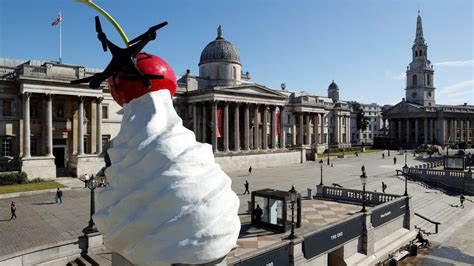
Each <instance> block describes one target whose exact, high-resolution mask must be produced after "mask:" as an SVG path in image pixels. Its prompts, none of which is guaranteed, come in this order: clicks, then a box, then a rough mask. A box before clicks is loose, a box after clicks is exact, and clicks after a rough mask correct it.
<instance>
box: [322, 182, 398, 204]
mask: <svg viewBox="0 0 474 266" xmlns="http://www.w3.org/2000/svg"><path fill="white" fill-rule="evenodd" d="M316 197H318V198H324V199H332V200H338V201H346V202H357V203H362V201H363V195H362V191H361V190H356V189H347V188H336V187H326V186H322V187H318V192H317V194H316ZM399 197H400V196H398V195H394V194H386V193H379V192H372V191H366V192H365V202H366V203H367V205H369V206H370V205H371V206H375V205H379V204H382V203H384V202H387V201H391V200H393V199H397V198H399Z"/></svg>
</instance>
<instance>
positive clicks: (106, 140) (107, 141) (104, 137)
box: [102, 135, 110, 152]
mask: <svg viewBox="0 0 474 266" xmlns="http://www.w3.org/2000/svg"><path fill="white" fill-rule="evenodd" d="M109 145H110V135H102V152H106V151H107V149H108V148H109Z"/></svg>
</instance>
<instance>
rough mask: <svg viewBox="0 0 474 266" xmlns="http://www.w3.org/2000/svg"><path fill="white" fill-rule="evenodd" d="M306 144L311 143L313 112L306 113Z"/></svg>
mask: <svg viewBox="0 0 474 266" xmlns="http://www.w3.org/2000/svg"><path fill="white" fill-rule="evenodd" d="M306 144H308V145H311V114H310V113H307V114H306Z"/></svg>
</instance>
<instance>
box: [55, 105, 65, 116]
mask: <svg viewBox="0 0 474 266" xmlns="http://www.w3.org/2000/svg"><path fill="white" fill-rule="evenodd" d="M56 117H64V103H58V105H57V106H56Z"/></svg>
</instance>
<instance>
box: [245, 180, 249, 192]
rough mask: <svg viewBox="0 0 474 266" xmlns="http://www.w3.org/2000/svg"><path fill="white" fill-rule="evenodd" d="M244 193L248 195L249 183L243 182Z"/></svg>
mask: <svg viewBox="0 0 474 266" xmlns="http://www.w3.org/2000/svg"><path fill="white" fill-rule="evenodd" d="M244 186H245V191H244V195H245V194H250V191H249V181H248V180H245V184H244Z"/></svg>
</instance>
